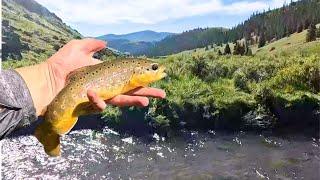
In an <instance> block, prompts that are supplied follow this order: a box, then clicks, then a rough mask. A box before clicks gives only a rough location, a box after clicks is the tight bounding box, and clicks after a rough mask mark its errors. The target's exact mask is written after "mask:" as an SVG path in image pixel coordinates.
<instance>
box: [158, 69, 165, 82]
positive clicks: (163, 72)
mask: <svg viewBox="0 0 320 180" xmlns="http://www.w3.org/2000/svg"><path fill="white" fill-rule="evenodd" d="M165 70H166V68H165V67H164V66H160V68H159V71H158V74H159V77H160V79H162V78H165V77H166V76H167V73H165Z"/></svg>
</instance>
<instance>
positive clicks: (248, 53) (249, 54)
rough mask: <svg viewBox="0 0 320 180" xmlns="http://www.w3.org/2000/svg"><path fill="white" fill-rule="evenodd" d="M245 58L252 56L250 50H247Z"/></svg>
mask: <svg viewBox="0 0 320 180" xmlns="http://www.w3.org/2000/svg"><path fill="white" fill-rule="evenodd" d="M246 56H253V53H252V50H251V48H248V50H247V52H246Z"/></svg>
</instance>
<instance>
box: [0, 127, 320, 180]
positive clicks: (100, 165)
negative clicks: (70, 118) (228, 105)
mask: <svg viewBox="0 0 320 180" xmlns="http://www.w3.org/2000/svg"><path fill="white" fill-rule="evenodd" d="M61 141H62V149H63V152H62V156H61V157H58V158H49V157H48V156H47V155H46V154H45V153H44V151H43V149H42V147H41V145H40V144H39V143H38V142H37V140H36V139H35V138H34V137H33V136H31V135H24V136H16V137H11V138H7V139H4V140H3V141H2V142H1V143H2V178H3V179H10V180H11V179H26V178H34V179H319V177H320V174H319V173H320V172H319V171H320V164H319V163H320V151H319V145H320V142H319V139H317V138H312V137H305V136H302V135H286V136H280V135H277V136H275V135H273V134H272V133H266V134H259V133H249V132H237V133H222V132H215V131H212V130H210V131H205V132H198V131H190V130H180V131H179V132H178V133H177V134H176V135H174V136H171V137H169V138H168V137H167V138H165V137H161V136H159V135H158V134H156V133H151V134H149V135H145V136H140V137H137V136H133V135H130V134H124V133H118V132H116V131H114V130H112V129H109V128H108V127H104V128H102V130H100V131H98V132H97V131H94V130H90V129H79V130H75V131H72V132H71V133H70V134H68V135H66V136H64V137H63V138H62V139H61Z"/></svg>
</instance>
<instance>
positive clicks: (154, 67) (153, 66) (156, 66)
mask: <svg viewBox="0 0 320 180" xmlns="http://www.w3.org/2000/svg"><path fill="white" fill-rule="evenodd" d="M151 68H152V70H154V71H156V70H158V68H159V67H158V64H152V67H151Z"/></svg>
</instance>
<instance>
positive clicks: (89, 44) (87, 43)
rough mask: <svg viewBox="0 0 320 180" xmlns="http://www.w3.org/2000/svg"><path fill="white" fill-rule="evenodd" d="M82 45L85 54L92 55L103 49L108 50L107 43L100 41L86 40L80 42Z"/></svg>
mask: <svg viewBox="0 0 320 180" xmlns="http://www.w3.org/2000/svg"><path fill="white" fill-rule="evenodd" d="M80 45H81V49H82V50H83V51H84V53H85V54H88V55H91V54H93V53H95V52H97V51H100V50H101V49H104V48H106V46H107V43H106V42H105V41H102V40H98V39H93V38H86V39H82V40H80Z"/></svg>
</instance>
